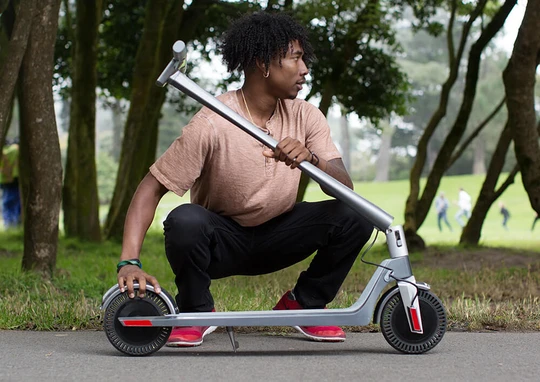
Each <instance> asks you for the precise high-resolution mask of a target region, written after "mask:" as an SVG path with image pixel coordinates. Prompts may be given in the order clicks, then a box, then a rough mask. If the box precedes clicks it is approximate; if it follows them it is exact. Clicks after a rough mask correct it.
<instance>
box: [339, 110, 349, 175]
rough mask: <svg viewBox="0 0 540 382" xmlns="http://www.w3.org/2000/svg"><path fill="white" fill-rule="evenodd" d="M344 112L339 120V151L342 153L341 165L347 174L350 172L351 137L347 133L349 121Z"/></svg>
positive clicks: (343, 111)
mask: <svg viewBox="0 0 540 382" xmlns="http://www.w3.org/2000/svg"><path fill="white" fill-rule="evenodd" d="M345 113H346V111H345V110H344V109H343V110H342V114H341V118H340V120H339V122H340V123H339V127H340V128H341V150H342V152H343V165H344V166H345V169H346V170H347V171H348V172H351V136H350V133H349V120H348V119H347V115H346V114H345Z"/></svg>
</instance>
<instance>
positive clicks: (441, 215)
mask: <svg viewBox="0 0 540 382" xmlns="http://www.w3.org/2000/svg"><path fill="white" fill-rule="evenodd" d="M435 209H436V210H437V225H438V226H439V231H441V232H442V225H441V221H443V222H444V223H445V224H446V226H447V227H448V229H449V230H450V232H452V226H451V225H450V223H449V222H448V217H447V216H446V211H447V210H448V199H446V197H445V196H444V192H441V193H440V194H439V197H438V198H437V199H436V200H435Z"/></svg>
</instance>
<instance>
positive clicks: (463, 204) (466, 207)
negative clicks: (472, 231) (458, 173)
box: [456, 187, 472, 228]
mask: <svg viewBox="0 0 540 382" xmlns="http://www.w3.org/2000/svg"><path fill="white" fill-rule="evenodd" d="M457 204H458V207H459V211H458V212H457V214H456V220H457V222H458V224H459V225H460V227H462V228H463V227H464V226H465V222H464V221H463V217H464V216H465V218H466V219H467V220H469V218H470V217H471V209H472V204H471V196H470V195H469V194H468V193H467V191H465V190H464V189H463V187H461V188H460V189H459V195H458V203H457Z"/></svg>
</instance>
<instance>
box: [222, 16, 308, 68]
mask: <svg viewBox="0 0 540 382" xmlns="http://www.w3.org/2000/svg"><path fill="white" fill-rule="evenodd" d="M295 40H296V41H298V43H299V44H300V46H301V47H302V49H303V50H304V55H303V57H302V58H303V60H304V62H305V63H306V65H308V64H309V63H310V62H311V61H312V60H313V59H314V58H315V55H314V53H313V47H312V46H311V44H310V42H309V39H308V33H307V30H306V29H305V28H304V27H303V26H302V25H300V24H299V23H298V22H297V21H296V20H294V19H293V18H292V17H291V16H289V15H287V14H285V13H270V12H257V13H252V14H248V15H245V16H243V17H241V18H240V19H237V20H235V21H234V22H233V23H232V24H231V26H230V27H229V29H228V31H227V32H226V33H225V35H224V37H223V39H222V43H221V51H222V54H223V62H224V63H225V64H226V65H227V69H228V71H229V72H233V71H235V70H237V69H238V70H246V69H249V68H251V67H253V66H255V64H256V61H257V60H260V61H261V62H263V63H264V64H265V65H266V67H268V66H269V65H270V61H271V60H272V59H274V58H276V57H279V62H280V64H281V59H282V58H283V57H285V56H286V54H287V50H288V49H289V45H290V43H291V42H292V41H295Z"/></svg>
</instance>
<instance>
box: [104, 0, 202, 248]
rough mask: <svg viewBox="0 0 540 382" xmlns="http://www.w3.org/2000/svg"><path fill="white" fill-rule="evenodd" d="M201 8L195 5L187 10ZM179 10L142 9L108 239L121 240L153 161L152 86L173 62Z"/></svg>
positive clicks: (164, 5) (154, 5) (156, 94)
mask: <svg viewBox="0 0 540 382" xmlns="http://www.w3.org/2000/svg"><path fill="white" fill-rule="evenodd" d="M202 2H204V1H202ZM199 3H201V1H199V2H196V1H194V2H193V3H192V5H191V7H195V6H197V5H198V4H199ZM182 10H183V1H175V2H174V3H173V4H171V5H169V2H167V1H164V0H159V1H158V0H156V1H153V2H148V4H147V7H146V18H145V24H144V32H143V36H142V38H141V42H140V45H139V49H138V51H137V58H136V64H135V69H134V77H133V81H132V89H133V90H132V95H131V105H130V108H129V112H128V116H127V121H126V127H125V130H124V139H123V141H122V154H121V156H120V163H119V166H118V175H117V178H116V186H115V189H114V193H113V198H112V201H111V208H110V210H109V214H108V216H107V221H106V223H105V228H104V233H105V235H106V237H107V238H114V239H117V240H120V239H121V238H122V234H123V231H124V221H125V218H126V214H127V210H128V207H129V204H130V202H131V198H132V196H133V194H134V193H135V190H136V189H137V186H138V185H139V183H140V181H141V179H142V178H143V177H144V176H145V175H146V173H147V172H148V168H149V167H150V165H151V164H152V162H153V161H154V160H155V154H156V146H157V145H156V143H157V134H158V129H157V127H158V121H159V116H160V110H161V106H162V104H163V101H164V99H165V89H163V88H159V87H157V86H156V85H155V81H156V79H157V77H158V76H159V74H160V73H161V71H162V70H163V69H164V68H165V66H166V65H167V63H168V62H169V61H170V59H171V58H172V53H171V47H172V44H173V42H174V41H175V39H176V38H177V36H178V30H179V25H181V23H182V16H183V12H182ZM182 38H186V37H185V36H183V37H182ZM186 40H187V39H186Z"/></svg>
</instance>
